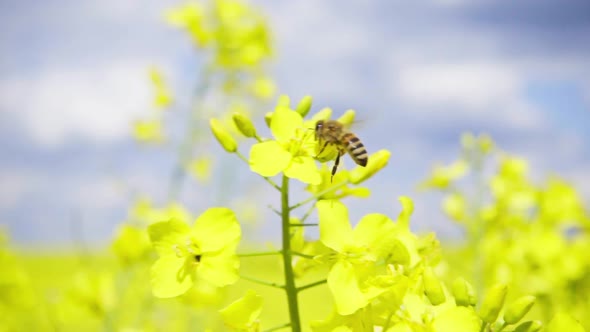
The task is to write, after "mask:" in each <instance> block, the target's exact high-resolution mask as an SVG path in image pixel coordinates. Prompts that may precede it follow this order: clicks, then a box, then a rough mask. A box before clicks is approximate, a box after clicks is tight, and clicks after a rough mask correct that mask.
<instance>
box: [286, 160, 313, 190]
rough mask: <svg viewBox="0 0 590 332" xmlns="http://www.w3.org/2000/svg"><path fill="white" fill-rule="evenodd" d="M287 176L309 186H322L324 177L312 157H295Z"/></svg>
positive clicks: (288, 168) (287, 170)
mask: <svg viewBox="0 0 590 332" xmlns="http://www.w3.org/2000/svg"><path fill="white" fill-rule="evenodd" d="M285 175H286V176H288V177H290V178H292V179H297V180H299V181H301V182H304V183H308V184H320V183H321V182H322V177H321V175H320V172H319V171H318V168H317V165H316V164H315V162H314V161H313V158H311V157H303V156H299V157H295V158H293V159H292V160H291V163H290V164H289V166H288V167H287V169H285Z"/></svg>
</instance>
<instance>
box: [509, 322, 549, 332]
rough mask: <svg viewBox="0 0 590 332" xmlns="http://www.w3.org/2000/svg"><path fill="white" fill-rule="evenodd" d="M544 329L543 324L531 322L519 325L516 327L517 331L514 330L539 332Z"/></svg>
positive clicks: (518, 331)
mask: <svg viewBox="0 0 590 332" xmlns="http://www.w3.org/2000/svg"><path fill="white" fill-rule="evenodd" d="M542 327H543V324H542V323H541V322H540V321H538V320H531V321H528V322H524V323H522V324H519V325H518V326H517V327H516V329H514V332H537V331H541V328H542Z"/></svg>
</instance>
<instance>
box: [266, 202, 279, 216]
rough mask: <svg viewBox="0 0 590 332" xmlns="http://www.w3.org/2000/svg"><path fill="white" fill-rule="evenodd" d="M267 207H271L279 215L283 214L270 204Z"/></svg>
mask: <svg viewBox="0 0 590 332" xmlns="http://www.w3.org/2000/svg"><path fill="white" fill-rule="evenodd" d="M267 208H269V209H270V210H271V211H272V212H274V213H275V214H277V215H278V216H279V217H280V216H281V212H279V210H277V209H275V208H273V207H272V205H268V206H267Z"/></svg>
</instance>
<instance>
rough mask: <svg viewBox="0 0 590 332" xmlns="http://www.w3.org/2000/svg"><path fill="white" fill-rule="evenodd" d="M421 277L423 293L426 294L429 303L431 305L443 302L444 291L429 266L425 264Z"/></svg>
mask: <svg viewBox="0 0 590 332" xmlns="http://www.w3.org/2000/svg"><path fill="white" fill-rule="evenodd" d="M422 279H423V280H424V294H426V297H428V300H429V301H430V303H432V305H439V304H441V303H444V302H445V300H446V298H445V292H444V291H443V288H442V285H441V284H440V281H439V280H438V278H437V277H436V276H435V275H434V271H432V268H431V267H430V266H427V267H426V268H425V269H424V272H423V273H422Z"/></svg>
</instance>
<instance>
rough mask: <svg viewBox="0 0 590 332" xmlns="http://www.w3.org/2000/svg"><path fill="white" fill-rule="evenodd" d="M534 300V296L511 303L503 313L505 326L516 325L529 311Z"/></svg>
mask: <svg viewBox="0 0 590 332" xmlns="http://www.w3.org/2000/svg"><path fill="white" fill-rule="evenodd" d="M535 300H536V298H535V297H534V296H530V295H529V296H523V297H520V298H518V299H517V300H516V301H514V302H512V303H511V304H510V305H509V306H508V308H507V309H506V312H505V313H504V321H505V322H506V323H507V324H516V323H518V322H519V321H520V320H521V319H522V317H524V315H526V313H527V312H529V310H531V307H532V306H533V304H535Z"/></svg>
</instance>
